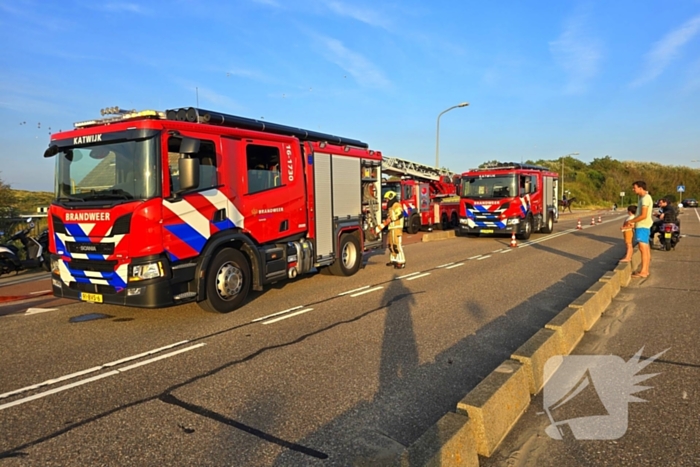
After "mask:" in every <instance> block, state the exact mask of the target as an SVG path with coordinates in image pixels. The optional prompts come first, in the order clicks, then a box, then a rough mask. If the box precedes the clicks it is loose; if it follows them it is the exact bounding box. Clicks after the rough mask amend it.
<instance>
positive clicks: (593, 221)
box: [591, 217, 595, 225]
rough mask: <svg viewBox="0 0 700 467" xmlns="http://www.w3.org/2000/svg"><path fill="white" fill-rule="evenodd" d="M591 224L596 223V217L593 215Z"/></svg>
mask: <svg viewBox="0 0 700 467" xmlns="http://www.w3.org/2000/svg"><path fill="white" fill-rule="evenodd" d="M591 225H595V217H591Z"/></svg>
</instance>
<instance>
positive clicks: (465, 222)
mask: <svg viewBox="0 0 700 467" xmlns="http://www.w3.org/2000/svg"><path fill="white" fill-rule="evenodd" d="M459 223H460V224H468V223H469V219H465V218H463V217H462V218H461V219H460V220H459Z"/></svg>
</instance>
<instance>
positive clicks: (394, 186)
mask: <svg viewBox="0 0 700 467" xmlns="http://www.w3.org/2000/svg"><path fill="white" fill-rule="evenodd" d="M382 173H383V174H384V175H389V176H391V178H389V179H386V180H384V181H382V195H383V194H384V193H386V192H387V191H393V192H395V193H396V194H397V196H398V197H399V200H400V201H401V205H402V206H403V210H404V216H406V220H405V222H404V226H405V227H404V228H405V229H406V231H407V232H408V233H411V234H414V233H416V232H418V231H419V230H420V229H421V228H422V227H426V228H428V229H432V228H433V227H436V228H439V229H450V228H452V227H456V226H457V225H458V224H459V195H458V194H457V189H456V185H455V183H454V177H455V176H456V175H455V174H452V173H450V172H448V171H446V170H440V169H436V168H435V167H431V166H429V165H423V164H419V163H417V162H411V161H407V160H404V159H399V158H396V157H384V158H383V160H382Z"/></svg>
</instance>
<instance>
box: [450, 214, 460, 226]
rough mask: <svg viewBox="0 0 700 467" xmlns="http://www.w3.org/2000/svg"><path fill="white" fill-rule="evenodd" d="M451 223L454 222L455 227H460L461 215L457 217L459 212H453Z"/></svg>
mask: <svg viewBox="0 0 700 467" xmlns="http://www.w3.org/2000/svg"><path fill="white" fill-rule="evenodd" d="M450 223H451V224H452V227H453V228H455V229H456V228H457V227H459V217H457V213H456V212H453V213H452V218H451V219H450Z"/></svg>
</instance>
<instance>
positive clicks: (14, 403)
mask: <svg viewBox="0 0 700 467" xmlns="http://www.w3.org/2000/svg"><path fill="white" fill-rule="evenodd" d="M204 345H205V344H204V343H201V344H196V345H193V346H191V347H186V348H184V349H179V350H176V351H175V352H170V353H167V354H163V355H159V356H158V357H156V358H152V359H149V360H145V361H143V362H139V363H137V364H134V365H130V366H127V367H124V368H120V369H116V370H112V371H108V372H107V373H102V374H101V375H95V376H91V377H90V378H86V379H81V380H80V381H76V382H74V383H70V384H66V385H65V386H59V387H57V388H54V389H49V390H48V391H44V392H40V393H39V394H34V395H33V396H28V397H24V398H22V399H17V400H16V401H12V402H8V403H6V404H2V405H0V410H5V409H9V408H10V407H14V406H17V405H21V404H24V403H26V402H31V401H33V400H37V399H41V398H43V397H46V396H50V395H51V394H56V393H59V392H63V391H67V390H68V389H72V388H75V387H78V386H82V385H84V384H88V383H92V382H94V381H98V380H100V379H103V378H107V377H109V376H114V375H118V374H120V373H123V372H125V371H129V370H133V369H134V368H137V367H139V366H142V365H147V364H149V363H153V362H156V361H158V360H163V359H165V358H170V357H173V356H175V355H177V354H181V353H183V352H189V351H190V350H194V349H196V348H199V347H202V346H204Z"/></svg>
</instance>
